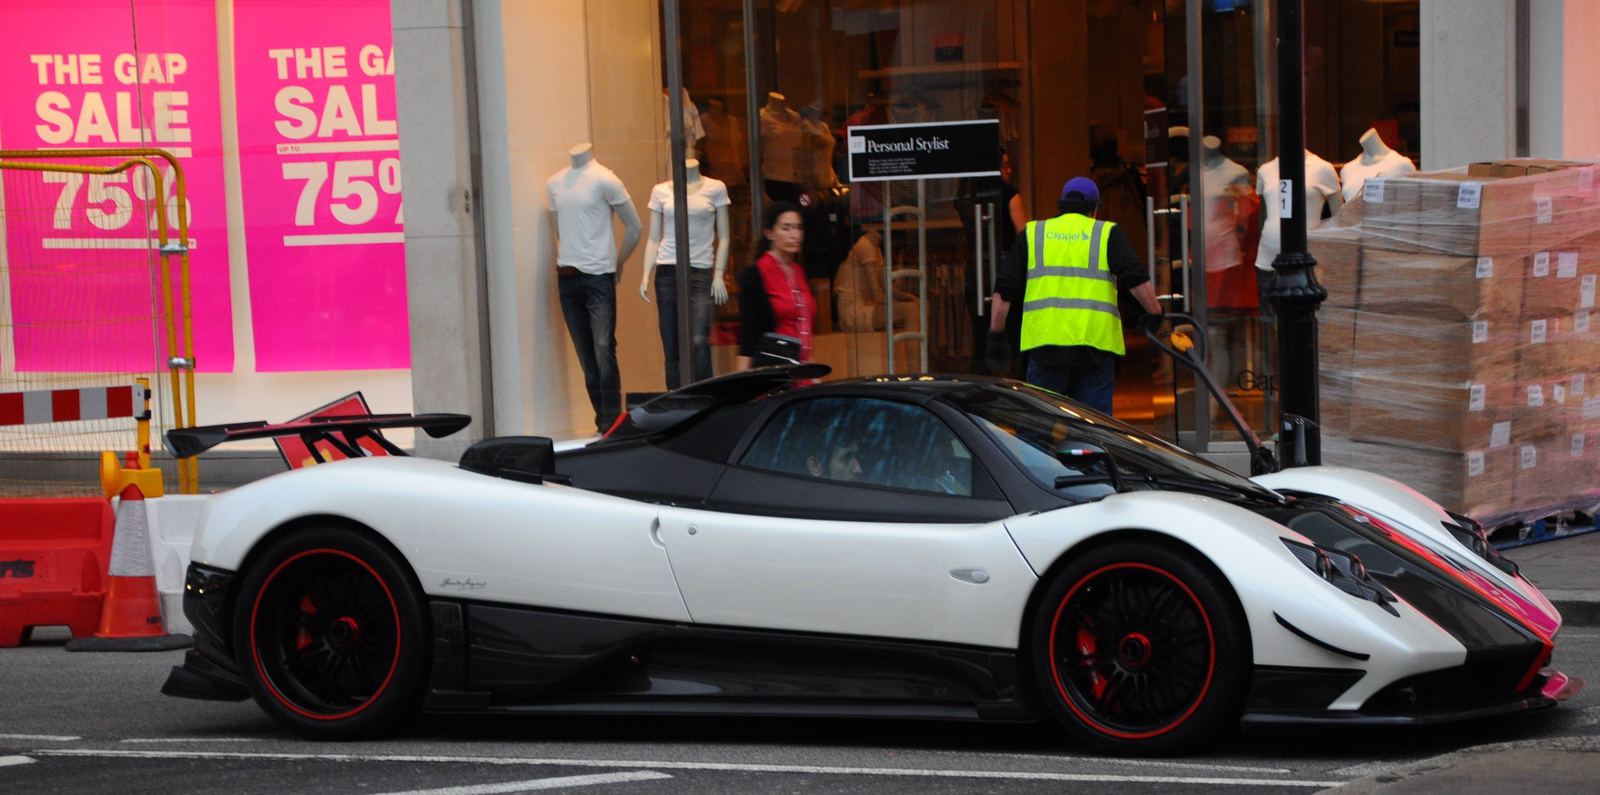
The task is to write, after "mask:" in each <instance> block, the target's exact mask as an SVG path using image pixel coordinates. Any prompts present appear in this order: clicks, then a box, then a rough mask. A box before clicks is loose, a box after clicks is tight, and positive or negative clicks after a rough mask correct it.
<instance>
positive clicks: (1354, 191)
mask: <svg viewBox="0 0 1600 795" xmlns="http://www.w3.org/2000/svg"><path fill="white" fill-rule="evenodd" d="M1416 170H1417V165H1416V164H1415V163H1413V162H1411V158H1409V157H1406V156H1405V155H1402V154H1400V153H1399V152H1396V151H1394V150H1393V149H1390V148H1389V145H1388V144H1386V143H1384V142H1383V136H1381V135H1378V131H1377V130H1372V129H1369V130H1367V131H1366V132H1364V133H1362V134H1361V156H1360V157H1358V158H1356V159H1355V160H1352V161H1350V162H1348V163H1345V164H1344V168H1343V169H1342V170H1340V171H1339V178H1340V179H1341V180H1342V181H1343V182H1344V200H1345V201H1350V200H1351V199H1354V198H1355V197H1356V196H1358V195H1360V193H1361V186H1362V184H1364V183H1365V182H1366V181H1367V180H1369V179H1372V178H1373V177H1392V176H1397V175H1400V174H1410V173H1411V172H1413V171H1416Z"/></svg>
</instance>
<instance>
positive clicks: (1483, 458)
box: [1322, 435, 1520, 524]
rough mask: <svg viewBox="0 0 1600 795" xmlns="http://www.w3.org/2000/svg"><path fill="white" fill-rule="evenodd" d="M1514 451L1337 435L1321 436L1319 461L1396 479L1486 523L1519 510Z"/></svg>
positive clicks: (1494, 521) (1491, 522) (1511, 448)
mask: <svg viewBox="0 0 1600 795" xmlns="http://www.w3.org/2000/svg"><path fill="white" fill-rule="evenodd" d="M1519 456H1520V452H1519V451H1518V450H1517V449H1515V448H1513V447H1511V446H1510V445H1507V446H1504V447H1497V448H1491V449H1485V450H1468V451H1465V452H1445V451H1438V450H1413V449H1403V448H1397V447H1396V446H1394V445H1390V444H1373V443H1368V442H1357V441H1354V440H1351V439H1350V438H1348V437H1344V436H1338V435H1329V436H1324V437H1323V440H1322V459H1323V462H1324V463H1327V464H1332V465H1337V466H1347V467H1353V468H1356V469H1365V470H1367V471H1369V472H1377V473H1380V474H1383V475H1386V476H1388V477H1392V478H1395V479H1397V480H1399V481H1401V482H1403V483H1405V484H1407V485H1409V486H1411V487H1412V488H1414V489H1416V490H1417V491H1420V492H1422V493H1423V494H1426V495H1427V496H1428V497H1429V498H1431V499H1433V500H1434V501H1436V502H1438V503H1439V504H1440V505H1443V506H1444V507H1445V508H1447V509H1449V510H1452V511H1455V512H1457V513H1463V514H1466V515H1468V516H1471V517H1473V518H1474V519H1478V520H1479V521H1482V522H1486V523H1489V524H1496V523H1499V522H1500V521H1503V520H1506V519H1510V518H1514V517H1516V516H1517V515H1518V510H1519V508H1518V505H1517V502H1516V500H1515V497H1514V492H1515V483H1516V477H1517V472H1518V466H1519V464H1520V458H1519Z"/></svg>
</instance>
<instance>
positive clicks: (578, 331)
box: [556, 273, 622, 433]
mask: <svg viewBox="0 0 1600 795" xmlns="http://www.w3.org/2000/svg"><path fill="white" fill-rule="evenodd" d="M556 284H557V286H558V287H559V288H560V291H561V316H562V317H563V318H564V319H566V321H567V333H568V334H571V335H572V347H573V348H574V349H576V350H577V352H578V363H579V364H581V365H582V366H583V386H584V388H585V389H587V390H588V391H589V403H590V405H592V406H594V426H595V429H596V430H598V431H599V432H600V433H605V432H606V431H608V430H610V429H611V425H612V423H614V422H616V420H617V416H618V415H620V414H621V413H622V376H621V374H620V373H618V372H617V282H616V276H615V275H614V274H610V273H601V274H593V275H591V274H587V273H579V274H575V275H571V276H567V275H562V276H557V277H556Z"/></svg>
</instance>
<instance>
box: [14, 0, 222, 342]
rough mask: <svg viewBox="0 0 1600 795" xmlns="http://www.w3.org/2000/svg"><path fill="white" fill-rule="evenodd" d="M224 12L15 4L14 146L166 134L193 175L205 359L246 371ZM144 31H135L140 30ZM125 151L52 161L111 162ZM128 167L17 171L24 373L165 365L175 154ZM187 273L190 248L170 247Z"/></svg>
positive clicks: (209, 7) (94, 2) (75, 1)
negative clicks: (183, 255) (163, 227)
mask: <svg viewBox="0 0 1600 795" xmlns="http://www.w3.org/2000/svg"><path fill="white" fill-rule="evenodd" d="M216 17H217V11H216V3H214V2H212V0H136V1H135V2H133V3H131V4H130V3H129V2H128V0H59V1H58V2H42V1H41V2H3V3H0V31H5V32H6V36H5V37H4V40H3V41H0V86H5V88H4V90H3V91H0V148H3V149H24V150H38V149H50V150H63V149H135V148H160V149H165V150H167V151H168V152H171V153H173V154H175V155H176V156H177V158H178V161H179V163H180V164H181V166H182V169H183V173H184V177H185V183H186V185H187V198H188V211H189V219H190V221H189V236H190V280H191V281H190V285H191V292H192V296H193V299H192V300H193V320H194V337H195V361H196V365H197V367H198V369H199V370H201V371H206V372H230V371H232V370H233V316H232V305H231V297H230V291H229V287H228V240H227V214H226V212H225V211H224V208H225V203H224V192H223V182H222V177H223V171H222V120H221V99H220V91H219V84H218V74H217V38H216V31H217V23H216ZM135 30H137V31H138V36H137V40H135V33H134V31H135ZM124 159H125V158H120V157H115V158H95V159H92V160H91V159H86V158H82V157H78V158H71V159H53V158H52V159H49V160H50V161H51V162H61V163H71V164H76V165H92V166H109V165H115V164H117V163H119V162H121V161H122V160H124ZM162 171H163V173H162V174H161V176H160V178H159V183H158V179H157V178H156V177H153V176H151V174H150V172H149V171H147V170H144V169H135V170H132V171H128V172H126V173H120V174H109V175H101V174H93V175H89V174H67V173H62V172H56V173H38V172H21V171H10V170H8V171H6V172H4V174H5V176H4V183H3V188H4V191H5V199H4V206H5V208H6V213H5V254H6V272H7V274H8V275H9V278H8V279H6V280H5V283H4V284H0V290H4V291H6V293H7V294H6V295H5V296H0V303H5V302H6V301H9V304H10V307H11V321H12V325H13V328H12V339H11V343H12V344H11V347H10V349H9V350H5V349H0V358H10V359H11V361H9V362H0V366H5V365H9V366H11V367H12V368H14V369H15V370H16V371H18V372H119V373H128V372H150V371H154V370H157V369H161V368H163V367H164V366H165V365H164V362H165V359H166V356H167V353H168V352H167V351H166V350H165V341H164V340H165V336H166V335H165V333H164V331H158V329H159V324H158V323H157V322H156V321H155V320H154V318H156V317H157V316H158V315H159V313H160V312H161V311H162V306H161V303H162V302H160V301H159V300H157V299H156V298H155V296H156V295H157V293H158V292H159V291H157V290H155V289H154V282H153V279H154V274H155V273H156V269H155V267H154V266H155V264H156V262H155V258H154V255H153V248H154V244H153V242H152V241H153V240H154V238H155V237H156V229H157V223H156V221H155V217H156V207H157V205H165V206H166V207H167V209H168V211H169V212H168V214H169V215H170V216H172V222H171V223H172V228H173V235H174V237H175V236H176V226H177V218H176V216H177V209H178V201H177V197H176V195H175V193H176V185H175V183H176V180H175V179H173V175H172V174H170V173H167V172H168V169H166V168H165V166H164V165H163V169H162ZM168 261H169V262H170V263H171V265H172V268H173V270H174V271H176V270H177V268H178V264H179V258H178V257H170V258H169V259H168Z"/></svg>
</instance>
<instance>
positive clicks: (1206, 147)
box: [1200, 135, 1250, 199]
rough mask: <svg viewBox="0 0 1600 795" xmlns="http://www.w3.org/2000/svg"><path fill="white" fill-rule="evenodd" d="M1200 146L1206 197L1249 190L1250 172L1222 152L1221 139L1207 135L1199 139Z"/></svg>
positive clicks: (1247, 191)
mask: <svg viewBox="0 0 1600 795" xmlns="http://www.w3.org/2000/svg"><path fill="white" fill-rule="evenodd" d="M1200 147H1201V153H1200V167H1201V168H1203V169H1205V172H1206V173H1205V178H1204V179H1205V194H1206V198H1208V199H1211V198H1216V197H1218V196H1224V195H1227V194H1230V193H1240V192H1243V193H1249V192H1250V172H1248V171H1246V170H1245V168H1244V166H1241V165H1239V164H1238V163H1235V162H1233V161H1232V160H1229V159H1228V158H1227V157H1226V156H1224V155H1223V154H1222V139H1220V138H1218V137H1217V136H1215V135H1208V136H1206V137H1204V138H1201V139H1200Z"/></svg>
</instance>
